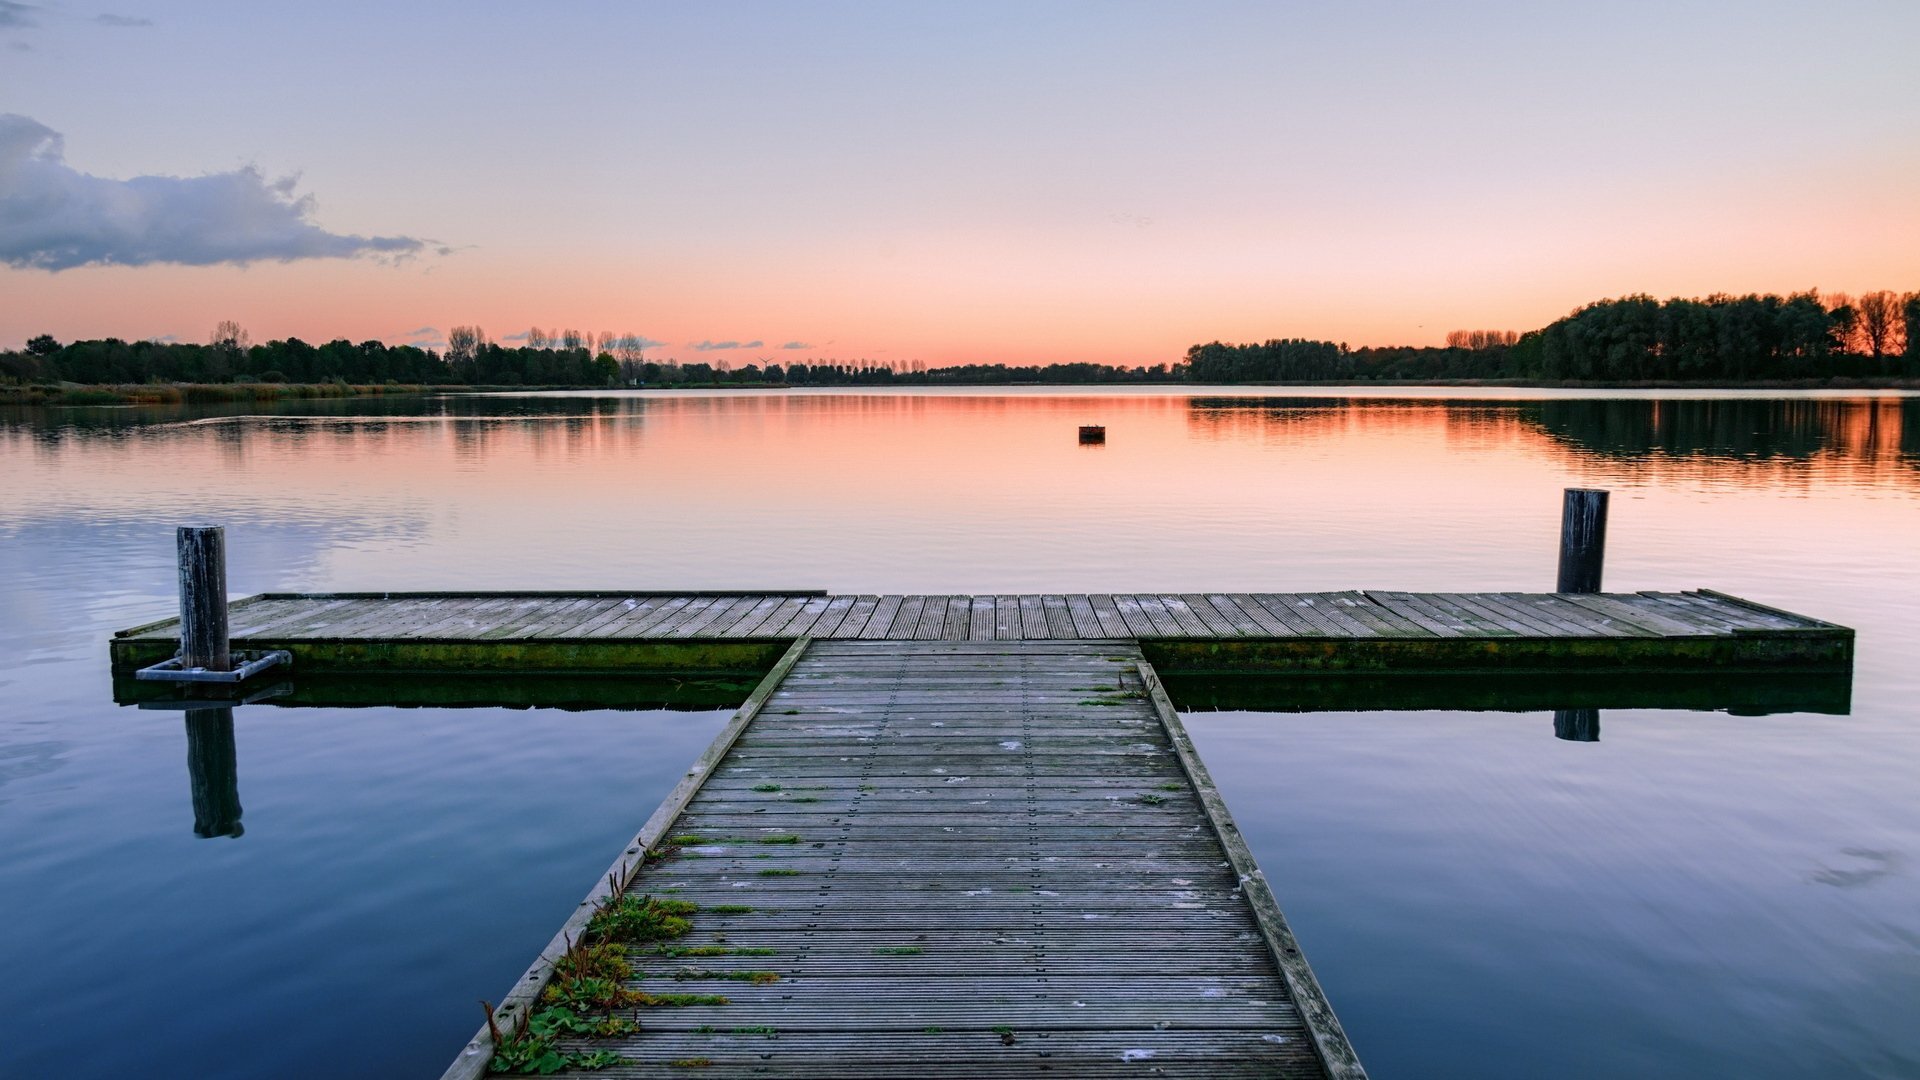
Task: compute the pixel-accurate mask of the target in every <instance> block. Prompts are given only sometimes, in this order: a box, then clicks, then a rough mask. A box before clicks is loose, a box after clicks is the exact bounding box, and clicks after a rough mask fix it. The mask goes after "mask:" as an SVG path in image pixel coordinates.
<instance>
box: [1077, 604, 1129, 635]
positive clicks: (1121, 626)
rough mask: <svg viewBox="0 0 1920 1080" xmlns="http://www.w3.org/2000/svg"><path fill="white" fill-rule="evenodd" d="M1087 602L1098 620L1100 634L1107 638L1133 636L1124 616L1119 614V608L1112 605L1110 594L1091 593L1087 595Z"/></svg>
mask: <svg viewBox="0 0 1920 1080" xmlns="http://www.w3.org/2000/svg"><path fill="white" fill-rule="evenodd" d="M1087 603H1088V604H1089V605H1091V606H1092V608H1093V614H1094V617H1095V618H1098V619H1099V620H1100V636H1102V637H1108V638H1129V637H1132V636H1134V634H1133V631H1132V630H1129V629H1128V628H1127V620H1126V617H1125V616H1123V615H1121V614H1120V609H1119V608H1118V607H1116V606H1115V605H1114V600H1113V597H1112V595H1110V594H1108V593H1093V594H1091V595H1089V596H1088V597H1087Z"/></svg>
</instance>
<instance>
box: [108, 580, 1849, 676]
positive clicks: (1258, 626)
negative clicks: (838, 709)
mask: <svg viewBox="0 0 1920 1080" xmlns="http://www.w3.org/2000/svg"><path fill="white" fill-rule="evenodd" d="M229 621H230V625H231V628H232V629H231V637H232V645H233V648H235V649H245V650H250V651H270V650H285V651H287V652H289V653H291V654H292V656H293V668H294V670H295V671H296V672H301V673H308V674H328V673H343V674H353V675H367V674H375V673H380V672H410V673H412V672H419V673H434V674H469V673H483V672H510V673H513V674H515V675H529V674H615V675H631V674H636V673H646V672H654V673H660V672H664V673H678V674H687V673H721V672H735V673H737V672H742V671H751V672H755V673H759V672H764V671H766V670H767V669H768V668H769V667H771V666H772V664H773V663H774V661H775V660H777V659H778V658H779V657H780V654H781V653H782V652H783V651H784V650H785V649H786V647H787V645H788V644H789V643H791V642H793V641H796V640H798V639H800V638H803V637H804V638H812V639H814V640H816V641H949V642H989V641H998V642H1004V641H1036V640H1038V641H1131V642H1138V643H1139V644H1140V646H1141V648H1142V650H1143V652H1144V654H1145V656H1146V658H1147V659H1148V660H1149V661H1150V662H1152V663H1153V664H1155V665H1156V666H1158V667H1159V668H1160V669H1161V670H1162V671H1163V672H1168V673H1173V672H1181V673H1191V672H1219V673H1245V672H1252V671H1270V672H1286V673H1300V672H1369V671H1373V672H1390V673H1392V674H1395V675H1405V674H1436V673H1445V672H1476V673H1485V672H1552V673H1569V672H1698V673H1726V672H1729V671H1742V670H1744V671H1753V672H1778V671H1782V670H1795V671H1807V672H1814V671H1826V672H1835V671H1850V670H1852V666H1853V631H1852V630H1850V629H1847V628H1846V627H1842V626H1836V625H1834V624H1832V623H1829V622H1823V621H1821V620H1819V619H1811V618H1808V617H1806V616H1803V615H1795V614H1793V613H1791V612H1785V611H1779V610H1777V609H1774V608H1769V607H1765V606H1763V605H1760V604H1755V603H1752V602H1750V601H1746V600H1742V599H1739V598H1737V597H1732V596H1726V595H1724V594H1721V593H1716V592H1712V591H1707V590H1702V591H1698V592H1642V593H1592V594H1573V593H1409V592H1361V591H1354V592H1335V593H1181V594H1171V593H1062V594H1045V595H1024V596H1020V595H994V596H986V595H958V596H955V595H946V596H923V595H898V594H896V595H867V596H854V595H843V596H829V595H826V594H824V593H819V592H811V593H808V592H766V593H635V592H562V593H544V592H542V593H532V592H508V593H399V592H392V593H299V594H291V593H265V594H261V595H258V596H251V597H247V598H244V599H241V600H236V601H234V602H233V603H232V604H231V605H230V608H229ZM179 632H180V631H179V620H177V619H168V620H165V621H162V622H156V623H152V624H149V625H146V626H140V627H135V628H133V629H130V630H123V631H121V632H119V633H118V634H116V635H115V636H114V638H113V641H112V645H111V652H112V660H113V666H114V671H115V672H116V673H120V674H125V673H129V672H131V671H133V670H135V669H137V668H140V667H144V666H146V665H149V664H156V663H159V662H161V661H163V660H166V659H168V658H170V657H172V656H173V655H174V652H175V650H176V649H177V648H178V642H179Z"/></svg>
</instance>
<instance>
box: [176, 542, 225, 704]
mask: <svg viewBox="0 0 1920 1080" xmlns="http://www.w3.org/2000/svg"><path fill="white" fill-rule="evenodd" d="M175 536H176V538H177V539H178V541H179V548H180V666H181V667H183V668H206V669H207V670H208V671H232V670H233V657H232V654H231V653H229V652H228V650H227V539H226V530H225V529H223V528H221V527H220V526H218V525H203V526H182V527H181V528H180V529H179V530H177V531H176V532H175Z"/></svg>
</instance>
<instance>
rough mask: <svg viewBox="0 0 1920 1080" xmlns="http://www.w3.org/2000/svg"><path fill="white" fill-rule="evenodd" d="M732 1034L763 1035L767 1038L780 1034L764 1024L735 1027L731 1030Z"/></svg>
mask: <svg viewBox="0 0 1920 1080" xmlns="http://www.w3.org/2000/svg"><path fill="white" fill-rule="evenodd" d="M733 1033H734V1034H735V1035H765V1036H767V1037H769V1038H771V1037H773V1036H775V1035H778V1034H780V1032H779V1031H778V1030H776V1029H775V1028H773V1027H771V1026H769V1025H766V1024H759V1025H756V1026H754V1027H737V1028H734V1029H733Z"/></svg>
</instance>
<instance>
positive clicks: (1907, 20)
mask: <svg viewBox="0 0 1920 1080" xmlns="http://www.w3.org/2000/svg"><path fill="white" fill-rule="evenodd" d="M100 4H101V5H102V6H96V5H95V4H93V3H91V2H90V0H84V2H83V0H35V2H34V3H32V4H27V3H21V2H12V0H0V114H5V115H0V346H5V347H17V346H18V344H19V343H20V342H21V341H23V340H24V339H25V338H26V337H27V336H29V335H32V334H37V333H41V332H50V333H53V334H54V335H55V336H56V337H59V338H61V339H62V340H67V339H71V338H76V337H99V336H118V337H124V338H142V337H165V336H167V335H173V336H176V337H178V338H179V339H181V340H205V339H206V338H207V336H208V334H209V333H210V331H211V330H212V328H213V326H214V323H215V322H216V321H218V320H220V319H227V318H232V319H237V320H239V321H240V322H241V323H242V324H243V325H245V326H246V327H247V328H249V330H251V332H252V333H253V336H254V337H255V338H256V339H265V338H270V337H284V336H299V337H302V338H306V339H308V340H315V341H318V340H326V339H329V338H333V337H348V338H351V339H354V340H360V339H364V338H370V337H372V338H382V339H385V340H388V341H392V342H399V341H405V340H417V341H423V342H427V341H435V340H438V339H439V338H440V337H441V336H443V334H444V331H445V329H446V327H448V326H450V325H453V324H459V323H478V324H479V325H481V326H483V327H485V328H486V330H487V331H488V332H489V333H490V334H491V335H492V336H494V337H496V338H505V337H507V336H508V335H510V334H513V333H516V332H520V331H524V330H525V328H526V327H528V326H529V325H533V324H538V325H540V326H543V327H569V326H572V327H579V328H582V329H587V330H603V329H604V330H612V331H616V332H621V331H630V332H635V333H639V334H643V335H645V336H646V337H648V338H650V339H652V340H654V341H657V342H660V343H662V344H660V345H659V346H657V347H656V348H654V349H653V350H652V351H653V353H654V354H655V355H658V356H662V357H669V356H678V357H680V358H682V359H692V358H694V357H696V356H699V357H701V358H706V359H712V358H714V357H723V358H727V359H731V360H733V361H734V362H735V363H736V364H739V363H746V362H749V361H754V360H759V359H761V358H763V357H768V356H775V357H778V358H780V359H782V360H788V359H809V360H812V359H824V358H828V357H837V358H842V359H851V358H854V357H868V358H873V359H877V360H889V359H920V360H923V361H926V362H928V363H930V364H937V363H954V362H968V361H983V362H1007V363H1031V362H1048V361H1083V360H1084V361H1098V362H1112V363H1124V364H1142V363H1144V364H1152V363H1158V362H1167V361H1173V360H1176V359H1178V358H1179V357H1180V355H1181V354H1182V353H1183V352H1184V351H1185V349H1186V347H1187V346H1188V345H1190V344H1193V343H1195V342H1199V341H1206V340H1212V339H1215V338H1219V339H1224V340H1258V339H1265V338H1269V337H1292V336H1303V337H1315V338H1328V339H1333V340H1340V341H1346V342H1349V343H1351V344H1353V345H1356V346H1358V345H1363V344H1390V343H1410V344H1437V343H1439V341H1440V340H1441V338H1442V336H1443V335H1444V334H1445V333H1446V332H1447V331H1448V330H1451V329H1459V328H1468V327H1474V328H1478V327H1486V328H1511V329H1528V328H1532V327H1536V326H1539V325H1541V324H1543V323H1545V322H1547V321H1549V320H1551V319H1553V318H1555V317H1557V316H1559V315H1561V314H1564V313H1565V312H1566V311H1568V310H1569V309H1571V308H1573V307H1575V306H1577V305H1579V304H1581V303H1584V302H1586V301H1589V300H1593V299H1598V298H1601V297H1604V296H1615V295H1621V294H1625V293H1631V292H1641V291H1645V292H1651V293H1654V294H1657V295H1702V294H1706V293H1711V292H1715V291H1733V292H1745V291H1756V290H1758V291H1790V290H1796V289H1803V288H1810V287H1818V288H1822V289H1826V290H1838V291H1849V292H1859V291H1864V290H1868V289H1875V288H1894V289H1902V290H1911V289H1920V63H1916V62H1915V61H1914V59H1913V55H1914V54H1913V47H1912V43H1913V42H1914V41H1916V40H1920V4H1916V3H1914V2H1913V0H1832V2H1828V3H1824V4H1819V5H1812V4H1806V3H1803V2H1801V3H1786V2H1780V0H1724V2H1700V0H1678V2H1659V3H1654V2H1633V0H1629V2H1613V3H1607V4H1574V3H1562V2H1551V0H1549V2H1543V0H1530V2H1511V3H1509V2H1462V3H1440V2H1425V3H1422V2H1412V0H1402V2H1384V0H1380V2H1344V3H1332V2H1327V3H1282V2H1266V3H1245V4H1242V3H1179V4H1172V3H1151V4H1148V3H1122V2H1115V0H1100V2H1088V3H1034V2H1021V3H989V2H980V0H970V2H968V3H964V4H959V3H956V4H941V5H933V4H905V3H893V2H885V3H837V4H835V3H809V4H792V3H711V4H710V3H697V4H684V3H683V4H666V3H605V4H554V5H493V4H478V3H472V2H461V3H454V2H446V3H425V2H418V3H415V2H410V3H406V4H392V3H355V2H336V3H330V4H312V3H304V4H265V3H243V2H237V0H235V2H226V0H205V2H194V3H169V4H159V3H142V2H139V0H100ZM134 178H146V179H142V180H137V181H134V182H132V183H129V182H128V181H133V180H134ZM289 178H295V179H291V180H290V179H289ZM301 200H310V201H301ZM716 342H717V343H727V342H733V343H739V344H740V345H741V346H742V347H740V348H735V349H716V350H709V351H704V352H703V351H696V346H697V345H698V344H701V343H707V344H712V343H716ZM783 346H791V347H790V348H783Z"/></svg>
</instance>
